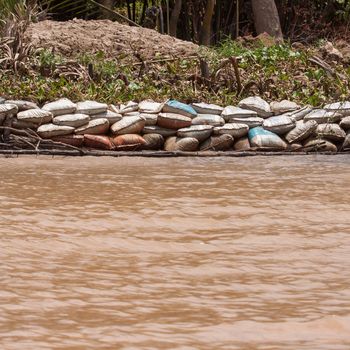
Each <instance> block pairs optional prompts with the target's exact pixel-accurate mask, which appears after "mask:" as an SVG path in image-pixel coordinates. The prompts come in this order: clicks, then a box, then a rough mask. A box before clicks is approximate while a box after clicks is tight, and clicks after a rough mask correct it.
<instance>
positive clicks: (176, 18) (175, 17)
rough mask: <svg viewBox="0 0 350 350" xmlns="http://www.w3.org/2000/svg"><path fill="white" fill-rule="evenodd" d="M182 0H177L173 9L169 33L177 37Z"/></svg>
mask: <svg viewBox="0 0 350 350" xmlns="http://www.w3.org/2000/svg"><path fill="white" fill-rule="evenodd" d="M181 7H182V0H175V6H174V8H173V10H172V11H171V18H170V26H169V27H170V28H169V34H170V35H171V36H175V37H176V31H177V22H178V21H179V17H180V12H181Z"/></svg>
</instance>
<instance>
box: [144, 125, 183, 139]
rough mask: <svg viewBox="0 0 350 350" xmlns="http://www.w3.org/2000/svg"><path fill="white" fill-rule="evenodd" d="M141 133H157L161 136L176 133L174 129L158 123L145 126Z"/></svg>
mask: <svg viewBox="0 0 350 350" xmlns="http://www.w3.org/2000/svg"><path fill="white" fill-rule="evenodd" d="M142 133H143V134H158V135H162V136H163V137H170V136H175V135H176V134H177V130H176V129H167V128H161V127H160V126H158V125H150V126H145V127H144V128H143V130H142Z"/></svg>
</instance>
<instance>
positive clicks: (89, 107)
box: [76, 100, 108, 115]
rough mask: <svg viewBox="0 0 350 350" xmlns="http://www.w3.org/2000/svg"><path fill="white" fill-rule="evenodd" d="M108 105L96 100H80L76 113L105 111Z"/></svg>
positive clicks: (94, 113)
mask: <svg viewBox="0 0 350 350" xmlns="http://www.w3.org/2000/svg"><path fill="white" fill-rule="evenodd" d="M107 108H108V105H107V104H106V103H100V102H96V101H89V100H87V101H82V102H78V103H77V110H76V113H81V114H87V115H96V114H100V113H104V112H106V111H107Z"/></svg>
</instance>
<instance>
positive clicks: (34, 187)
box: [0, 155, 350, 350]
mask: <svg viewBox="0 0 350 350" xmlns="http://www.w3.org/2000/svg"><path fill="white" fill-rule="evenodd" d="M0 162H1V169H0V181H1V191H0V199H1V201H0V203H1V205H0V259H1V262H0V349H2V350H10V349H15V350H17V349H20V350H27V349H28V350H40V349H72V350H78V349H79V350H80V349H82V350H83V349H84V350H85V349H91V350H92V349H94V350H96V349H181V350H187V349H203V350H206V349H208V350H212V349H247V350H248V349H250V350H251V349H253V350H255V349H259V350H263V349H264V350H272V349H276V350H277V349H284V350H285V349H290V350H292V349H293V350H296V349H298V350H299V349H313V350H314V349H317V350H318V349H330V350H337V349H344V350H345V349H346V350H348V349H349V348H350V206H349V203H350V188H349V185H350V156H343V155H338V156H320V155H313V156H300V157H253V158H238V159H229V158H220V159H219V158H218V159H199V158H191V159H185V158H181V159H144V158H120V159H116V158H48V157H39V158H33V157H28V158H26V157H21V158H1V159H0Z"/></svg>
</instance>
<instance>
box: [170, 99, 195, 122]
mask: <svg viewBox="0 0 350 350" xmlns="http://www.w3.org/2000/svg"><path fill="white" fill-rule="evenodd" d="M163 112H166V113H167V112H168V113H178V114H182V115H184V116H186V117H190V118H194V117H196V116H197V112H196V111H195V109H194V108H193V107H191V106H190V105H187V104H186V103H182V102H179V101H176V100H169V101H167V102H166V103H165V104H164V107H163Z"/></svg>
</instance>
